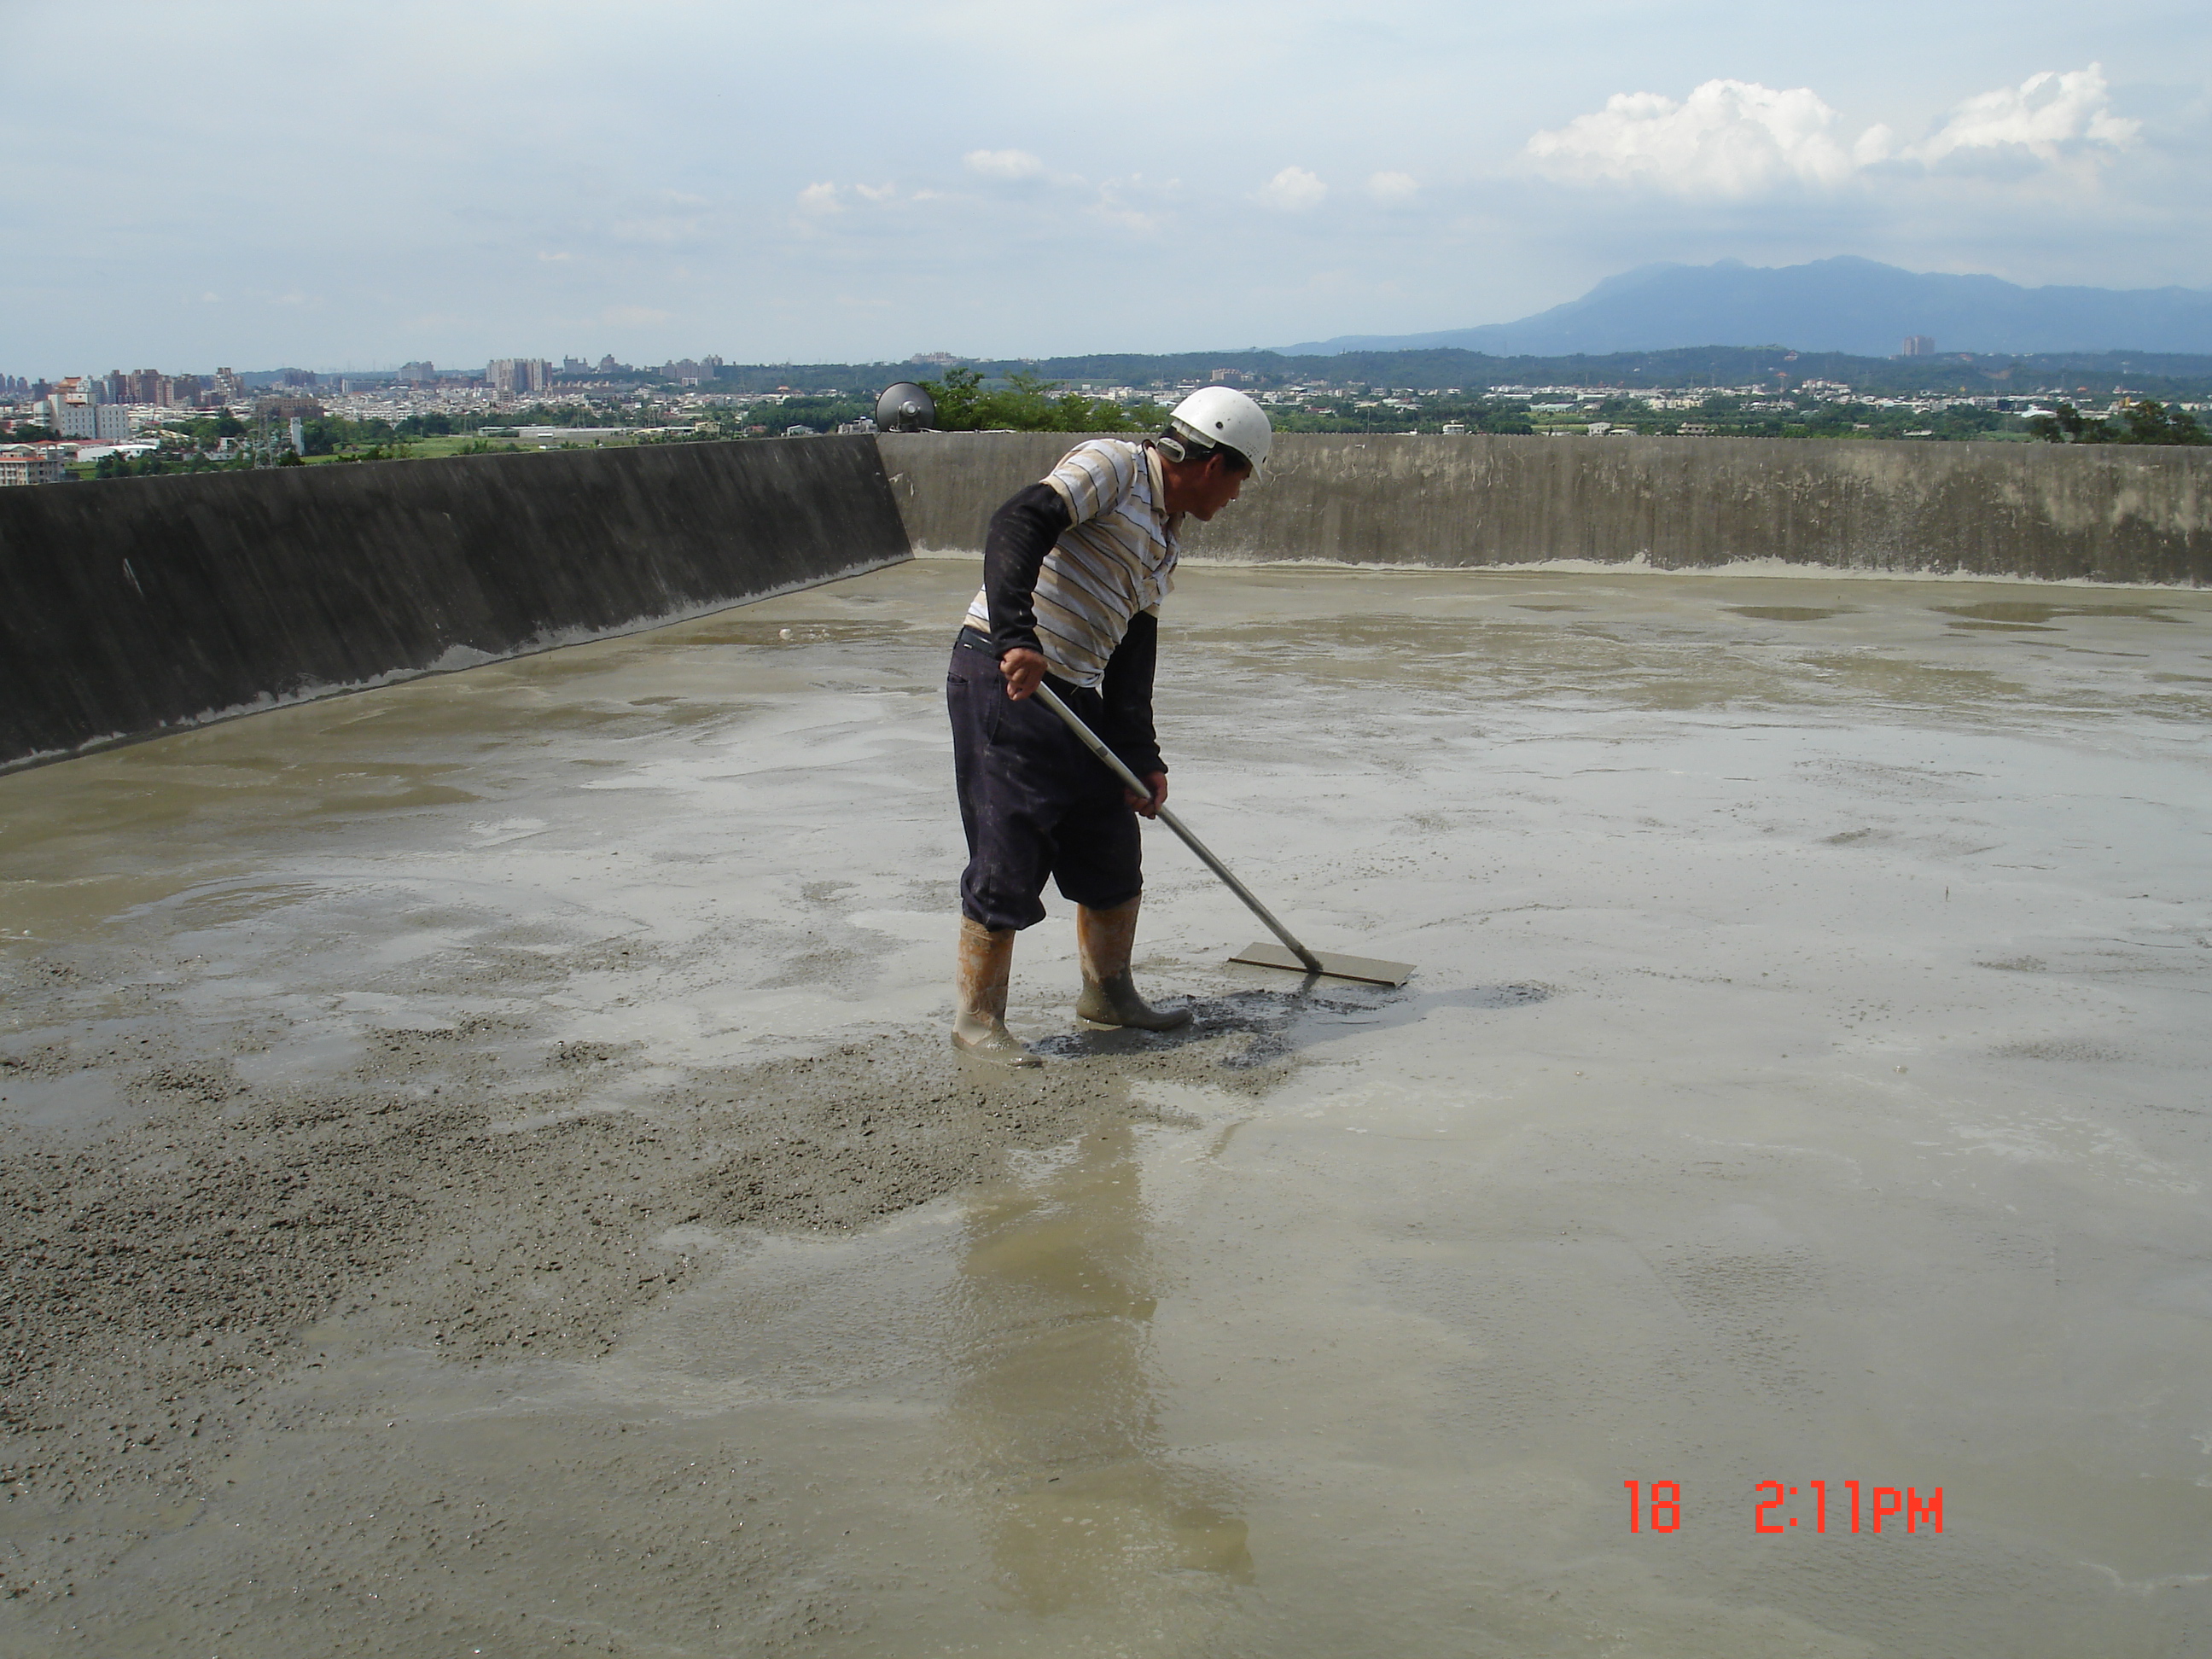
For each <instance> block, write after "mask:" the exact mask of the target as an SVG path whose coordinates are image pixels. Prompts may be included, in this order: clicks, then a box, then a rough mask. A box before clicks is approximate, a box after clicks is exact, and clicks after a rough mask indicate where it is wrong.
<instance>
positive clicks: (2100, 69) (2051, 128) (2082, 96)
mask: <svg viewBox="0 0 2212 1659" xmlns="http://www.w3.org/2000/svg"><path fill="white" fill-rule="evenodd" d="M2111 102H2112V98H2111V88H2109V87H2108V86H2107V85H2106V81H2105V69H2104V65H2103V64H2090V65H2089V67H2088V68H2087V69H2080V70H2067V71H2065V72H2064V73H2063V74H2060V73H2057V72H2056V71H2053V70H2045V71H2044V72H2043V73H2042V74H2040V75H2031V76H2028V77H2027V80H2025V81H2023V82H2021V83H2020V85H2018V86H2017V87H1999V88H1997V89H1996V91H1994V92H1985V93H1983V94H1980V95H1979V96H1978V97H1974V98H1969V99H1968V100H1966V102H1965V103H1963V104H1961V105H1960V106H1958V108H1957V109H1955V110H1954V111H1953V112H1952V113H1951V118H1950V119H1949V120H1948V121H1947V122H1945V123H1944V124H1943V126H1942V129H1941V130H1940V131H1937V132H1936V135H1935V136H1934V137H1931V138H1929V140H1928V142H1927V143H1923V144H1917V145H1914V146H1913V147H1912V148H1911V149H1910V150H1909V151H1908V152H1907V153H1908V154H1910V155H1912V156H1913V157H1914V158H1915V159H1916V160H1918V161H1926V162H1929V163H1930V164H1934V163H1936V162H1940V161H1943V160H1945V159H1946V158H1947V157H1949V156H1952V155H1958V154H1960V152H1961V151H1967V150H1990V149H2002V148H2004V147H2007V146H2013V145H2017V146H2018V147H2019V148H2021V149H2025V150H2027V152H2028V153H2029V154H2030V155H2033V156H2035V157H2036V158H2037V159H2038V160H2039V161H2058V160H2059V159H2061V157H2062V155H2063V154H2064V153H2065V152H2066V151H2067V150H2068V149H2076V150H2078V149H2081V147H2083V146H2085V145H2088V144H2102V145H2105V146H2106V147H2107V148H2108V149H2130V148H2132V147H2133V146H2134V145H2135V144H2136V142H2137V138H2138V135H2140V134H2141V132H2142V122H2140V121H2130V120H2126V119H2124V118H2121V117H2119V116H2116V115H2114V114H2113V113H2112V110H2111V108H2110V105H2111Z"/></svg>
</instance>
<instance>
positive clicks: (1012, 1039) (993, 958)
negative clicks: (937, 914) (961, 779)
mask: <svg viewBox="0 0 2212 1659" xmlns="http://www.w3.org/2000/svg"><path fill="white" fill-rule="evenodd" d="M1013 971H1014V930H1013V929H1012V928H1011V927H1000V928H990V927H985V926H983V924H982V923H981V922H980V921H976V920H975V918H974V917H973V916H963V917H961V918H960V960H959V966H958V969H957V972H956V974H955V976H954V980H953V988H954V1000H955V1002H956V1003H957V1007H956V1008H955V1010H954V1012H953V1016H952V1041H953V1042H954V1043H955V1044H956V1045H957V1046H958V1047H959V1048H964V1049H966V1050H967V1051H968V1052H969V1054H980V1055H981V1056H982V1057H983V1058H984V1059H986V1060H999V1061H1000V1062H1002V1063H1003V1064H1006V1065H1008V1066H1041V1065H1042V1064H1043V1063H1044V1062H1043V1061H1042V1060H1039V1059H1038V1058H1037V1057H1036V1055H1035V1054H1031V1053H1030V1051H1029V1050H1028V1049H1027V1048H1024V1047H1023V1046H1022V1042H1021V1039H1020V1038H1019V1037H1018V1036H1015V1035H1014V1034H1013V1033H1012V1031H1009V1030H1007V1029H1006V981H1008V980H1009V979H1010V978H1012V975H1013Z"/></svg>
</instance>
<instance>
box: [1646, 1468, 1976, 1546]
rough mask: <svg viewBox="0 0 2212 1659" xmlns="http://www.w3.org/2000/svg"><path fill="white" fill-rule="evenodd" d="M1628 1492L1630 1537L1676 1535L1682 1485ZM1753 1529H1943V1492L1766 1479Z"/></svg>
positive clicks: (1757, 1494)
mask: <svg viewBox="0 0 2212 1659" xmlns="http://www.w3.org/2000/svg"><path fill="white" fill-rule="evenodd" d="M1620 1484H1621V1485H1622V1486H1625V1487H1626V1488H1627V1491H1628V1529H1629V1531H1631V1532H1675V1531H1679V1530H1680V1528H1681V1525H1682V1514H1683V1498H1682V1483H1681V1482H1680V1481H1679V1480H1654V1481H1652V1482H1650V1485H1649V1486H1648V1487H1647V1486H1646V1485H1645V1483H1644V1482H1643V1481H1641V1480H1624V1481H1622V1482H1621V1483H1620ZM1751 1496H1752V1499H1753V1502H1752V1504H1751V1529H1752V1530H1753V1532H1756V1533H1789V1532H1807V1533H1816V1534H1825V1533H1831V1532H1837V1533H1842V1532H1869V1533H1880V1532H1881V1531H1882V1530H1883V1529H1884V1523H1885V1522H1887V1529H1888V1530H1889V1531H1891V1532H1895V1531H1897V1530H1898V1529H1899V1526H1900V1525H1901V1526H1902V1527H1903V1528H1904V1530H1905V1531H1906V1532H1908V1533H1918V1532H1920V1531H1922V1530H1923V1528H1924V1529H1925V1530H1927V1531H1929V1532H1939V1533H1940V1532H1942V1530H1943V1489H1942V1487H1941V1486H1930V1487H1929V1489H1928V1490H1927V1491H1926V1492H1922V1491H1920V1490H1919V1488H1917V1486H1873V1485H1871V1484H1869V1483H1865V1482H1861V1481H1857V1480H1836V1481H1828V1480H1808V1481H1807V1482H1806V1483H1805V1484H1804V1485H1803V1486H1789V1485H1787V1484H1785V1483H1784V1482H1783V1481H1780V1480H1762V1481H1760V1482H1759V1484H1758V1485H1757V1486H1753V1488H1752V1490H1751Z"/></svg>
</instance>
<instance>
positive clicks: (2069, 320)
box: [1277, 258, 2212, 357]
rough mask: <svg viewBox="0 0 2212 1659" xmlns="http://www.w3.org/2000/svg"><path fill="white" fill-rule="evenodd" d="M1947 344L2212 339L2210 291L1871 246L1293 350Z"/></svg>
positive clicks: (1616, 282) (1531, 351) (1545, 352)
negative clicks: (2039, 280)
mask: <svg viewBox="0 0 2212 1659" xmlns="http://www.w3.org/2000/svg"><path fill="white" fill-rule="evenodd" d="M1914 334H1921V335H1927V336H1930V337H1933V338H1934V340H1935V342H1936V349H1938V350H1939V351H1946V352H1957V351H1972V352H1995V353H2013V352H2021V353H2028V352H2121V351H2136V352H2192V353H2193V352H2212V293H2206V292H2203V291H2202V290H2200V289H2186V288H2154V289H2110V288H2022V287H2021V286H2020V285H2019V284H2017V283H2008V282H2005V281H2003V280H2002V279H2001V278H1999V277H1996V276H1942V275H1939V274H1936V273H1931V272H1917V271H1911V270H1899V269H1898V268H1897V267H1896V266H1895V265H1885V264H1877V263H1876V262H1875V261H1874V260H1872V259H1855V258H1834V259H1818V260H1815V261H1814V262H1813V263H1812V264H1803V265H1784V266H1782V267H1779V268H1778V269H1770V268H1767V267H1764V266H1758V265H1747V264H1741V263H1739V262H1738V261H1736V260H1734V259H1723V260H1722V261H1721V262H1720V263H1719V264H1712V265H1644V266H1641V267H1639V268H1638V269H1637V270H1631V271H1626V272H1623V273H1622V274H1621V275H1620V276H1608V277H1607V278H1606V280H1605V281H1603V282H1601V283H1599V284H1598V285H1597V286H1596V287H1595V288H1594V289H1591V290H1590V291H1589V293H1588V294H1585V295H1583V297H1582V298H1581V299H1579V300H1571V301H1568V302H1567V303H1566V304H1565V305H1562V306H1553V307H1552V308H1551V309H1550V310H1549V311H1540V312H1538V313H1536V314H1535V315H1534V316H1533V317H1523V318H1522V319H1521V320H1520V321H1518V322H1514V323H1489V324H1486V325H1483V326H1481V327H1480V328H1457V329H1448V330H1446V331H1443V332H1441V333H1435V334H1396V335H1376V334H1346V335H1340V336H1339V337H1336V338H1334V339H1332V340H1314V341H1308V342H1305V343H1303V344H1299V345H1290V346H1280V347H1278V348H1277V349H1278V350H1279V351H1281V352H1282V353H1283V355H1285V356H1328V355H1333V354H1335V353H1338V352H1345V351H1407V350H1419V349H1433V348H1437V347H1448V348H1449V347H1456V348H1458V349H1462V350H1465V351H1480V352H1485V353H1490V354H1493V355H1496V356H1563V355H1567V354H1571V353H1577V352H1583V353H1593V354H1595V353H1607V352H1621V351H1663V350H1668V349H1672V348H1676V347H1683V346H1708V345H1727V346H1757V345H1785V346H1790V347H1793V348H1795V349H1797V350H1800V351H1836V352H1848V353H1851V354H1853V355H1856V356H1870V357H1886V356H1892V355H1893V354H1894V353H1896V352H1897V351H1899V349H1902V343H1903V342H1904V340H1905V337H1906V336H1908V335H1914Z"/></svg>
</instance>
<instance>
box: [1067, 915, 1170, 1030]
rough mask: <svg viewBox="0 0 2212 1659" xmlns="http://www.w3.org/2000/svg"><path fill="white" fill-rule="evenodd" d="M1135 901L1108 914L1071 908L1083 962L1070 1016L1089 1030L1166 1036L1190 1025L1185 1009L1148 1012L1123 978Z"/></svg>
mask: <svg viewBox="0 0 2212 1659" xmlns="http://www.w3.org/2000/svg"><path fill="white" fill-rule="evenodd" d="M1143 902H1144V896H1143V895H1142V894H1139V895H1138V896H1137V897H1135V898H1133V899H1131V900H1130V901H1129V902H1127V904H1117V905H1115V907H1114V908H1112V909H1110V910H1093V909H1091V908H1090V907H1089V906H1087V905H1082V904H1079V905H1077V906H1076V907H1075V950H1076V954H1077V955H1078V956H1079V957H1082V959H1083V994H1082V995H1081V996H1079V997H1078V998H1077V999H1076V1000H1075V1012H1077V1014H1079V1016H1081V1017H1082V1018H1085V1019H1087V1020H1089V1021H1090V1022H1091V1024H1093V1025H1128V1026H1133V1027H1134V1028H1135V1029H1137V1030H1139V1031H1172V1030H1175V1028H1176V1026H1178V1025H1187V1024H1189V1023H1190V1010H1189V1009H1188V1008H1169V1009H1160V1008H1155V1007H1152V1006H1151V1005H1150V1004H1148V1003H1147V1002H1146V1000H1144V998H1142V997H1140V996H1139V995H1138V994H1137V987H1136V983H1135V981H1133V980H1132V979H1131V978H1130V976H1129V951H1130V950H1131V948H1132V947H1133V945H1135V944H1136V942H1137V907H1138V906H1139V904H1141V903H1143Z"/></svg>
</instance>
